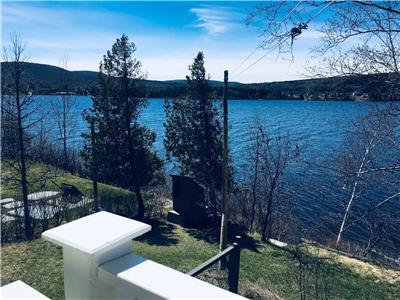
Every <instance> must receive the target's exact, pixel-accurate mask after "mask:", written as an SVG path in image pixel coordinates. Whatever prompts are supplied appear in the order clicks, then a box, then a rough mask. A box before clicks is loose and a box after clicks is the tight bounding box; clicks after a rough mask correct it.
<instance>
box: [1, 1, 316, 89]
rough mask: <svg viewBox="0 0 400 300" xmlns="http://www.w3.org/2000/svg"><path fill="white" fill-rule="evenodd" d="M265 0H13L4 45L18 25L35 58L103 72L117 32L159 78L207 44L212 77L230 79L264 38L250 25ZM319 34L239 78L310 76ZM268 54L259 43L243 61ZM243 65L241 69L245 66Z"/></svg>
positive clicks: (7, 5) (5, 16)
mask: <svg viewBox="0 0 400 300" xmlns="http://www.w3.org/2000/svg"><path fill="white" fill-rule="evenodd" d="M257 5H259V2H250V1H241V2H239V1H236V2H229V1H223V2H216V1H207V2H203V1H195V2H192V1H181V2H178V1H176V2H167V1H162V2H153V1H145V2H139V1H135V2H129V1H123V2H115V1H114V2H113V1H97V2H95V1H90V2H80V1H68V2H60V1H50V2H44V1H40V2H39V1H28V2H23V1H5V2H2V12H1V25H2V44H3V46H7V44H8V43H9V39H10V34H11V33H13V32H18V33H19V34H20V35H21V37H22V38H23V39H24V41H26V42H27V52H28V54H29V57H30V61H31V62H36V63H45V64H51V65H56V66H59V65H60V64H61V60H62V58H63V57H68V65H67V69H69V70H91V71H98V66H99V62H100V60H101V59H102V56H103V54H104V53H106V51H107V50H108V49H110V48H111V46H112V44H113V43H114V41H115V40H116V38H118V37H120V36H121V35H122V34H123V33H125V34H127V35H128V36H129V38H130V40H131V41H133V42H134V43H135V44H136V47H137V51H136V53H135V56H136V58H137V59H139V60H140V61H142V68H143V71H144V72H146V73H147V78H148V79H152V80H173V79H183V78H185V76H186V75H187V74H188V72H189V71H188V66H189V65H190V64H191V63H192V62H193V58H194V57H195V56H196V54H197V52H198V51H200V50H201V51H203V52H204V54H205V60H206V69H207V72H208V73H209V74H210V77H211V79H214V80H223V71H224V70H226V69H227V70H234V69H235V68H236V67H237V66H238V65H239V64H240V63H241V62H242V61H243V59H245V58H246V57H247V56H248V55H249V53H251V52H252V51H253V50H254V49H255V48H256V47H257V46H258V45H259V44H260V42H261V38H260V28H259V27H256V26H255V25H250V26H247V25H246V24H245V18H246V16H247V15H248V14H249V13H250V12H252V11H253V10H254V9H255V7H256V6H257ZM318 38H319V35H318V33H317V32H314V31H312V30H309V31H307V32H305V34H304V35H302V39H301V40H300V39H299V41H298V42H296V45H295V48H294V54H295V56H294V57H295V58H294V61H289V60H287V59H284V58H283V57H278V56H277V54H276V53H271V54H269V55H267V56H266V57H265V58H264V59H262V60H261V61H260V62H259V63H257V64H256V65H255V66H254V67H252V68H251V69H249V70H248V71H246V72H244V73H243V74H241V75H240V76H238V77H236V78H235V81H240V82H244V83H249V82H270V81H282V80H294V79H300V78H305V77H306V69H305V67H306V65H308V64H310V53H309V48H310V47H311V46H313V45H316V43H317V42H318ZM264 53H265V51H264V50H258V51H256V53H254V55H253V56H252V57H251V59H249V60H248V61H247V62H246V64H244V65H243V66H242V67H241V68H245V67H246V65H249V64H251V63H253V62H254V61H256V60H257V59H258V58H259V57H261V56H262V55H263V54H264ZM240 70H241V69H238V70H237V72H236V73H238V72H240Z"/></svg>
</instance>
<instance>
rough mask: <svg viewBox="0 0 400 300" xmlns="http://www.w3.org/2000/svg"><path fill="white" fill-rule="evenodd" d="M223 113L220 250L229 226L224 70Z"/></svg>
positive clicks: (225, 73) (226, 88) (226, 85)
mask: <svg viewBox="0 0 400 300" xmlns="http://www.w3.org/2000/svg"><path fill="white" fill-rule="evenodd" d="M223 115H224V145H223V147H224V148H223V163H222V203H221V210H222V215H221V235H220V244H219V247H220V251H223V250H224V249H225V248H226V244H227V231H228V230H227V226H228V176H229V175H228V71H227V70H225V72H224V95H223Z"/></svg>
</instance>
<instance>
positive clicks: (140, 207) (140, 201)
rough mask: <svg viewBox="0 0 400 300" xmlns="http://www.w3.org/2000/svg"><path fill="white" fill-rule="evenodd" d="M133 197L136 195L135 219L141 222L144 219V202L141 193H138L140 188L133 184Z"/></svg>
mask: <svg viewBox="0 0 400 300" xmlns="http://www.w3.org/2000/svg"><path fill="white" fill-rule="evenodd" d="M135 195H136V201H137V205H138V211H137V214H136V218H137V219H138V220H143V219H144V202H143V198H142V193H141V191H140V186H139V185H138V184H135Z"/></svg>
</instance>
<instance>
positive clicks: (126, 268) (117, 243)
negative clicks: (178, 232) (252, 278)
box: [42, 212, 244, 299]
mask: <svg viewBox="0 0 400 300" xmlns="http://www.w3.org/2000/svg"><path fill="white" fill-rule="evenodd" d="M150 230H151V226H150V225H148V224H145V223H142V222H138V221H135V220H131V219H128V218H124V217H121V216H118V215H115V214H112V213H108V212H98V213H95V214H92V215H90V216H87V217H84V218H81V219H78V220H75V221H72V222H70V223H67V224H64V225H61V226H59V227H56V228H53V229H50V230H47V231H46V232H44V233H43V234H42V237H43V238H44V239H45V240H48V241H50V242H52V243H54V244H56V245H59V246H62V247H63V260H64V289H65V298H66V299H244V298H243V297H241V296H239V295H236V294H234V293H231V292H229V291H226V290H223V289H221V288H218V287H216V286H213V285H211V284H208V283H206V282H204V281H201V280H199V279H196V278H194V277H191V276H189V275H186V274H184V273H181V272H178V271H176V270H174V269H171V268H169V267H166V266H164V265H161V264H158V263H156V262H154V261H151V260H149V259H146V258H143V257H141V256H138V255H135V254H134V253H132V239H134V238H136V237H138V236H140V235H142V234H144V233H146V232H148V231H150Z"/></svg>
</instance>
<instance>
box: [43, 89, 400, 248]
mask: <svg viewBox="0 0 400 300" xmlns="http://www.w3.org/2000/svg"><path fill="white" fill-rule="evenodd" d="M40 98H41V101H43V102H44V103H46V104H47V103H50V101H51V99H54V97H52V96H40ZM163 104H164V100H163V99H150V100H149V104H148V106H147V107H146V108H145V109H143V111H142V114H141V122H142V123H143V124H145V125H147V126H148V127H149V128H150V129H152V130H153V131H155V132H156V134H157V138H156V142H155V144H154V148H155V150H156V151H157V152H158V153H159V154H160V156H162V157H164V154H165V150H164V147H163V139H164V122H165V114H164V110H163ZM371 105H374V104H371V103H359V102H326V101H292V100H290V101H289V100H271V101H269V100H230V101H229V122H230V129H229V140H230V149H231V154H232V157H233V162H234V166H235V168H236V174H237V177H238V178H239V177H240V166H241V165H242V164H243V162H244V161H245V160H246V157H247V153H246V151H247V150H246V145H247V143H248V140H249V136H248V133H247V129H248V127H249V122H251V120H252V119H254V117H256V116H257V117H260V118H262V119H263V120H265V122H266V125H267V128H268V129H269V131H270V132H271V133H272V134H274V133H276V132H280V133H286V132H287V133H289V134H290V136H291V137H293V138H294V139H296V140H301V143H302V147H301V150H302V157H303V159H304V161H305V162H304V163H302V164H300V165H297V166H296V167H294V168H292V169H291V170H290V171H289V172H288V173H289V174H288V175H287V178H288V179H287V180H289V181H290V184H291V185H292V187H293V189H292V190H293V191H294V192H293V194H292V195H291V196H290V197H291V198H293V199H292V203H293V204H292V206H293V213H294V215H295V218H296V226H294V227H293V230H294V231H302V232H305V231H306V232H308V234H309V235H310V237H311V238H313V237H315V236H321V233H322V234H323V235H325V237H326V238H331V237H332V238H333V237H334V235H335V234H336V233H337V231H338V228H339V221H340V218H338V215H339V214H341V213H342V212H343V209H344V208H343V204H342V203H343V197H344V195H343V191H342V189H341V188H340V186H339V185H338V184H337V182H335V178H334V174H333V173H332V171H330V170H329V168H335V167H336V165H335V164H336V157H337V152H338V151H339V150H340V148H341V143H342V139H343V133H344V130H345V128H346V126H347V124H348V123H349V122H350V121H351V120H354V119H355V118H357V117H358V116H360V115H362V114H364V113H366V112H367V111H368V109H369V108H370V107H371ZM90 106H91V99H90V97H77V109H76V114H75V115H76V116H77V119H78V121H77V125H78V126H77V130H76V132H75V134H74V136H75V140H74V144H75V145H76V147H80V146H81V145H82V140H81V139H80V133H81V132H82V131H85V130H87V125H86V123H85V122H84V121H83V120H82V118H81V112H82V111H83V110H84V109H85V108H89V107H90ZM44 107H48V106H47V105H44ZM54 128H55V127H54ZM54 130H55V129H54ZM326 167H329V168H326ZM166 169H167V172H173V171H174V167H173V166H172V164H167V168H166ZM381 193H382V191H378V190H375V191H372V192H371V193H370V195H369V200H368V201H370V202H371V203H373V202H374V201H379V199H380V198H381V197H380V194H381ZM398 202H399V201H397V203H396V202H393V203H392V204H391V207H390V208H391V209H392V210H393V211H394V212H395V217H397V218H398V219H400V205H399V204H398ZM358 205H365V203H364V204H358ZM354 210H355V211H356V210H357V205H355V208H354ZM365 230H366V229H365V228H363V226H354V227H353V228H351V229H350V230H349V231H348V232H347V234H346V235H345V236H347V237H351V239H353V240H355V241H362V240H364V239H365V236H364V235H365V233H366V231H365ZM399 232H400V225H399V224H397V225H394V227H392V230H391V233H390V238H389V239H388V241H387V242H385V244H384V247H385V249H384V250H387V251H389V252H392V253H396V251H397V248H398V247H400V234H399ZM308 234H307V235H308Z"/></svg>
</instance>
